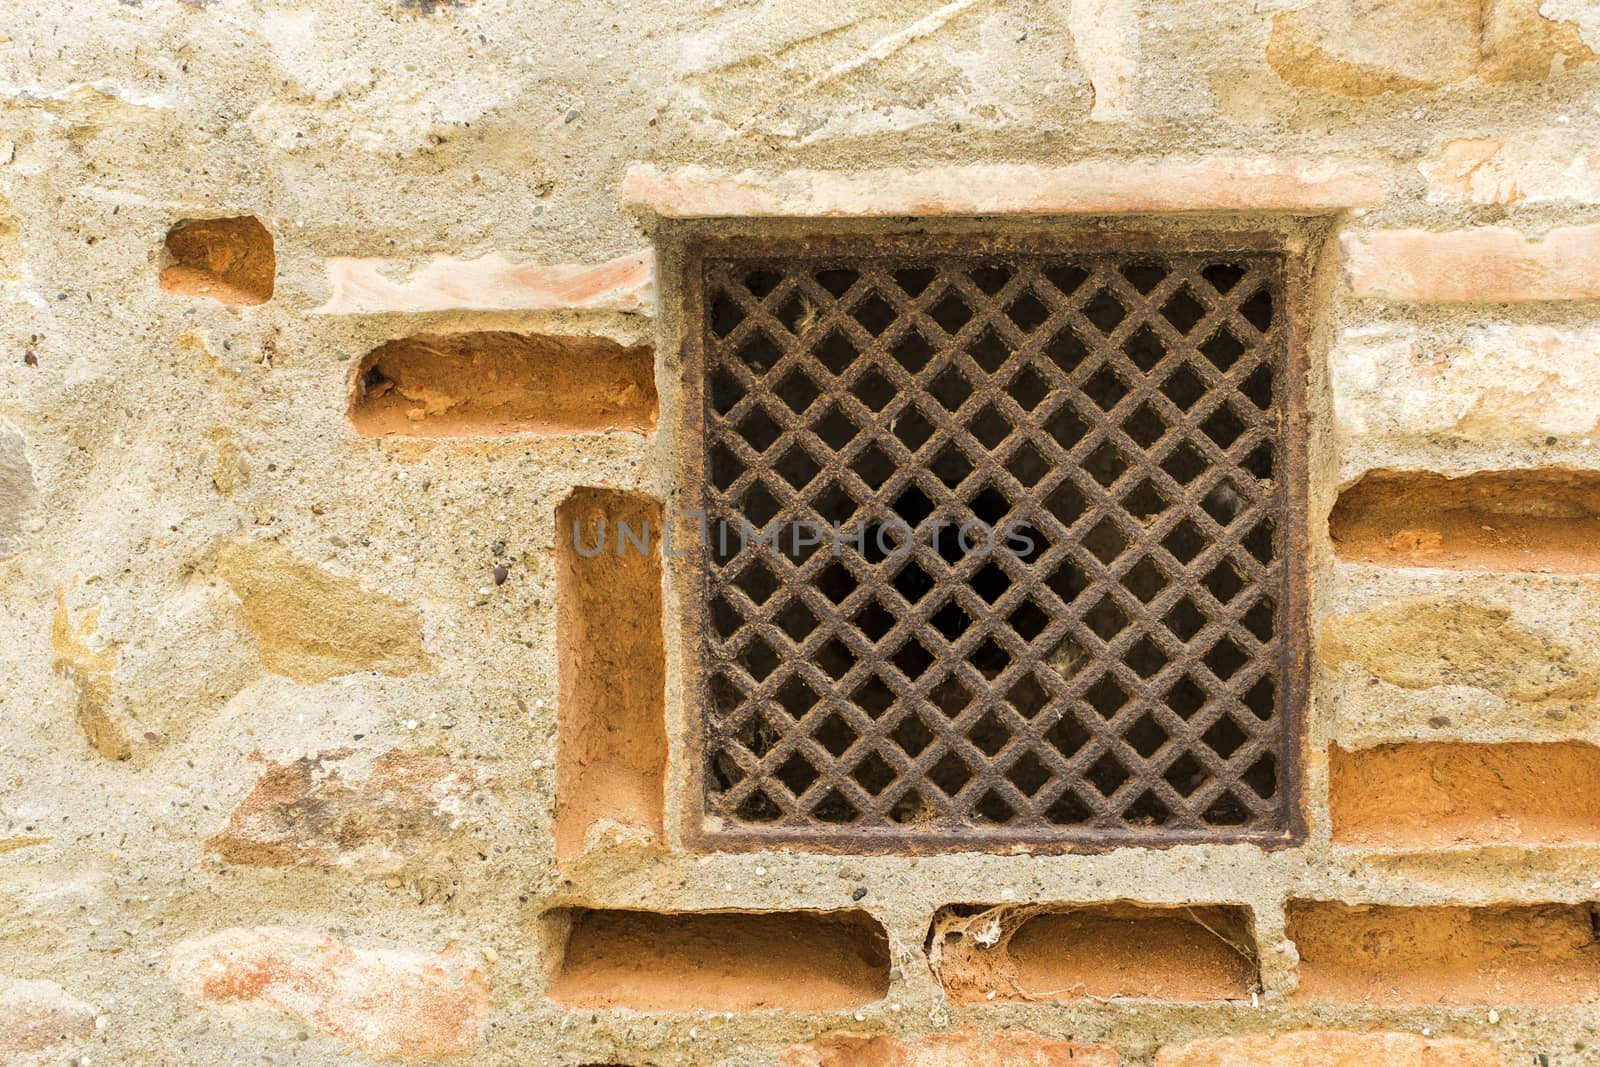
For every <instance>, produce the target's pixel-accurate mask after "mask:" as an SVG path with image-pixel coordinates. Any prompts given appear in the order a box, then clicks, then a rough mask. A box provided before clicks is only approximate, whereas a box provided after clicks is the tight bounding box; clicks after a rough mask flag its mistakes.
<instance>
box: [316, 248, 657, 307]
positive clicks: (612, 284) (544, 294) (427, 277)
mask: <svg viewBox="0 0 1600 1067" xmlns="http://www.w3.org/2000/svg"><path fill="white" fill-rule="evenodd" d="M327 268H328V284H329V286H330V287H331V288H332V290H333V291H332V293H331V294H330V295H329V297H328V302H327V303H326V304H324V305H322V307H320V308H318V309H317V311H318V312H319V313H320V314H323V315H358V314H378V313H383V312H396V311H412V312H415V311H466V310H471V311H560V310H571V311H578V310H611V311H648V310H650V309H651V308H652V307H653V306H654V301H655V267H654V260H653V257H652V256H651V254H650V252H648V251H644V252H630V253H628V254H627V255H623V256H618V257H617V258H616V259H611V260H607V261H606V262H604V263H593V264H591V263H513V262H512V261H511V260H509V259H507V258H506V257H505V256H503V255H501V254H500V253H498V252H495V253H490V254H489V255H487V256H480V257H479V258H477V259H452V258H450V257H449V256H436V257H434V259H433V260H432V261H431V262H429V263H428V264H427V265H426V266H424V267H422V268H421V269H420V270H416V271H415V272H414V273H411V274H410V276H409V277H405V276H404V275H405V274H406V272H407V269H408V268H407V267H406V266H405V264H403V263H400V262H399V261H396V260H392V259H358V258H336V259H330V260H328V263H327Z"/></svg>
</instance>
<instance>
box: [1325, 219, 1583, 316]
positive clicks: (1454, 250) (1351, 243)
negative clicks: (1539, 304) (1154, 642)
mask: <svg viewBox="0 0 1600 1067" xmlns="http://www.w3.org/2000/svg"><path fill="white" fill-rule="evenodd" d="M1341 245H1342V246H1343V249H1344V254H1345V272H1346V277H1347V278H1348V280H1349V285H1350V291H1351V292H1352V293H1353V294H1354V295H1356V296H1362V297H1382V298H1386V299H1389V300H1417V301H1438V302H1447V303H1450V302H1453V303H1500V302H1522V301H1534V300H1595V299H1600V226H1572V227H1567V228H1563V229H1555V230H1551V231H1550V232H1549V233H1548V234H1546V235H1545V236H1544V237H1543V238H1541V239H1538V240H1530V239H1529V238H1528V237H1527V236H1526V235H1524V234H1522V233H1521V232H1519V231H1517V230H1513V229H1508V228H1506V227H1502V226H1486V227H1483V228H1482V229H1476V230H1451V231H1448V232H1445V233H1430V232H1428V231H1426V230H1376V231H1372V232H1369V233H1348V234H1345V235H1344V237H1343V238H1342V239H1341Z"/></svg>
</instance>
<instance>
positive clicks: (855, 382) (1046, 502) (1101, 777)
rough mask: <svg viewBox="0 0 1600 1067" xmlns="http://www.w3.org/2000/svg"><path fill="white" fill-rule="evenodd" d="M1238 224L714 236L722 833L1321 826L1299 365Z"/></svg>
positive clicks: (696, 416)
mask: <svg viewBox="0 0 1600 1067" xmlns="http://www.w3.org/2000/svg"><path fill="white" fill-rule="evenodd" d="M1242 243H1243V244H1244V245H1245V247H1244V248H1243V249H1240V248H1239V246H1238V245H1237V244H1232V243H1229V242H1226V241H1216V242H1211V243H1209V244H1204V245H1199V246H1196V245H1194V244H1192V243H1191V244H1190V246H1189V247H1188V248H1175V247H1172V246H1167V245H1160V244H1154V243H1152V242H1150V241H1149V240H1147V239H1146V240H1143V241H1139V242H1137V243H1136V246H1133V247H1126V248H1122V249H1119V248H1118V247H1117V245H1116V242H1114V241H1110V240H1109V239H1108V240H1107V241H1106V242H1105V243H1102V244H1100V245H1098V246H1095V247H1092V248H1082V247H1078V248H1063V247H1062V246H1051V245H1049V244H1045V243H1042V242H1034V243H1015V242H1010V243H1003V242H976V241H965V242H963V241H956V240H950V241H942V242H941V241H937V240H934V239H910V238H908V239H884V238H854V239H843V238H841V239H828V240H818V241H809V242H761V243H756V242H748V243H743V244H733V243H729V242H723V243H711V244H708V245H706V246H705V247H704V249H703V250H702V252H701V253H700V254H699V255H696V256H691V267H690V271H689V296H688V307H689V308H690V312H691V319H690V324H689V326H688V330H689V334H690V338H691V341H690V344H689V345H688V352H689V357H690V358H689V360H688V367H687V370H686V374H687V375H688V376H689V395H690V396H691V397H696V396H697V395H700V396H703V408H702V407H701V405H700V404H699V403H698V402H697V403H695V404H694V405H693V410H691V411H690V412H689V413H688V415H687V418H688V420H689V429H690V430H691V432H692V434H693V436H694V437H696V438H699V439H700V440H703V442H704V452H703V454H702V456H701V457H700V458H699V461H698V463H699V464H703V469H701V467H700V466H699V465H697V464H694V463H692V464H691V467H690V471H691V480H694V479H695V478H698V479H699V480H700V481H701V483H702V487H703V493H702V499H703V505H704V507H705V510H706V519H707V527H708V529H709V530H710V533H711V543H710V545H709V548H708V550H707V551H705V552H704V553H703V554H702V556H703V585H701V586H700V588H699V590H698V591H697V593H696V595H695V597H694V603H693V604H692V605H691V608H690V614H691V616H692V621H693V622H694V623H695V626H696V631H695V632H696V633H697V634H698V640H699V642H700V648H699V662H698V666H697V672H696V674H697V679H698V681H697V686H698V690H699V692H700V694H701V696H702V697H703V701H704V704H703V718H702V720H701V732H700V738H699V745H700V754H701V759H702V760H703V766H702V768H701V775H702V784H703V788H704V803H705V807H704V815H705V818H704V822H703V826H702V828H701V829H702V836H703V837H704V839H705V840H706V841H707V842H708V843H710V844H723V845H726V844H737V843H757V844H759V843H762V842H776V841H788V842H798V843H806V842H809V843H811V844H814V845H818V846H822V847H835V848H856V849H882V848H892V847H901V848H904V847H918V846H922V847H960V846H963V845H971V846H986V847H993V846H995V845H1004V844H1008V843H1031V844H1043V845H1049V844H1051V843H1057V844H1061V845H1067V844H1072V843H1085V844H1102V845H1103V844H1138V843H1144V844H1170V843H1173V842H1176V841H1184V840H1239V839H1249V840H1260V841H1266V842H1273V841H1285V840H1290V839H1292V838H1294V836H1295V835H1296V834H1297V833H1298V820H1297V818H1296V815H1295V812H1296V803H1297V798H1296V796H1295V795H1294V794H1295V793H1296V792H1297V790H1296V788H1295V782H1296V781H1297V773H1296V772H1297V767H1298V749H1299V737H1298V721H1299V713H1298V703H1299V700H1300V699H1301V698H1300V696H1299V693H1300V681H1299V678H1298V673H1299V672H1298V670H1296V669H1294V665H1295V664H1296V663H1298V662H1299V656H1300V655H1301V652H1300V649H1301V646H1302V644H1303V640H1304V638H1303V629H1304V627H1303V623H1302V622H1301V621H1300V620H1299V618H1298V617H1297V615H1296V612H1297V611H1299V610H1300V609H1299V607H1298V605H1299V604H1300V603H1301V597H1302V595H1301V594H1300V593H1298V592H1297V591H1296V590H1295V589H1294V588H1293V586H1292V583H1291V580H1290V578H1291V570H1293V569H1294V568H1292V567H1291V566H1290V560H1289V557H1290V556H1291V555H1292V554H1293V551H1294V548H1295V546H1297V545H1298V544H1299V543H1300V542H1299V537H1300V533H1301V529H1302V524H1303V519H1302V518H1301V515H1300V512H1301V511H1302V510H1303V507H1301V506H1300V505H1299V504H1297V503H1295V501H1297V499H1298V493H1299V490H1298V488H1297V487H1295V486H1292V485H1291V484H1290V483H1291V482H1292V481H1294V480H1296V478H1297V477H1298V475H1297V474H1296V473H1295V472H1298V471H1299V470H1300V469H1301V452H1300V450H1301V449H1302V448H1303V442H1301V441H1298V440H1293V439H1291V435H1290V434H1288V433H1287V431H1286V426H1287V424H1288V421H1289V417H1290V415H1291V414H1292V413H1293V412H1295V411H1297V410H1298V405H1299V403H1300V400H1299V390H1300V389H1301V388H1302V386H1301V384H1300V382H1299V381H1298V378H1299V375H1291V374H1290V373H1289V367H1290V346H1289V341H1288V338H1289V321H1288V319H1289V316H1288V314H1287V311H1286V308H1285V301H1286V284H1287V283H1286V278H1285V261H1284V257H1283V254H1282V253H1281V252H1278V251H1275V250H1272V249H1270V248H1261V247H1257V248H1251V247H1250V244H1251V242H1248V241H1245V242H1242ZM1210 248H1220V249H1224V251H1210V250H1207V249H1210ZM691 499H693V497H692V495H691ZM797 522H805V523H812V524H816V526H815V527H799V529H800V530H801V531H802V534H801V537H800V542H801V543H798V544H797V543H796V540H795V537H794V536H793V534H794V532H795V531H796V529H797V527H796V526H795V524H796V523H797ZM936 522H943V523H945V524H947V525H946V526H945V527H944V529H943V531H942V532H941V533H939V534H938V536H937V537H935V536H933V524H934V523H936ZM973 522H978V523H983V524H986V525H987V526H988V527H990V528H993V529H996V530H997V531H1000V532H999V533H997V534H996V536H995V538H994V542H993V545H992V548H990V549H989V550H985V543H984V537H983V533H982V529H981V528H979V527H975V526H969V527H968V529H969V530H970V531H971V534H972V536H971V537H969V539H968V542H967V544H963V543H962V542H961V541H960V538H959V536H958V535H957V534H956V528H957V527H959V526H961V525H962V524H970V523H973ZM835 524H837V525H838V526H839V527H840V528H841V533H842V534H843V535H844V536H842V537H839V538H836V537H835V535H834V533H833V530H832V527H833V526H834V525H835ZM745 525H748V527H750V528H762V527H766V528H767V530H768V531H769V535H770V531H773V530H776V531H777V532H778V535H779V541H778V547H777V549H776V550H775V549H774V547H773V544H772V542H771V540H770V539H767V540H764V539H761V538H753V539H750V540H749V541H748V543H741V538H740V536H739V531H740V530H741V529H742V528H743V527H744V526H745ZM858 527H859V528H860V530H861V532H862V537H861V543H860V544H856V543H854V541H853V539H852V538H851V537H850V536H849V535H850V534H851V533H852V532H853V531H855V530H856V529H857V528H858ZM908 527H909V528H912V529H914V530H915V534H914V536H913V537H911V538H910V539H909V543H907V540H908V539H907V538H906V536H905V535H906V532H907V528H908ZM1017 529H1020V530H1022V531H1023V532H1024V533H1025V534H1026V535H1027V537H1028V538H1030V539H1031V540H1032V542H1033V544H1032V545H1031V547H1030V546H1025V545H1023V543H1022V542H1021V541H1020V540H1018V539H1008V537H1007V536H1006V535H1007V533H1008V532H1010V531H1014V530H1017ZM722 530H726V531H727V533H726V535H722V534H721V533H720V531H722ZM814 530H816V531H820V532H821V538H820V543H819V544H806V543H803V542H806V541H809V540H810V539H811V538H810V534H812V533H813V531H814ZM880 532H882V533H884V535H885V537H884V539H883V542H882V543H881V544H880V541H879V537H878V535H879V533H880ZM969 548H970V549H971V550H968V549H969Z"/></svg>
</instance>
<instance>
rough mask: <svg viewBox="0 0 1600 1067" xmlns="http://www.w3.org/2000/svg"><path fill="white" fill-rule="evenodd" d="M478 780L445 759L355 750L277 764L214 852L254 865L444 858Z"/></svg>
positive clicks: (384, 866)
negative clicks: (364, 759)
mask: <svg viewBox="0 0 1600 1067" xmlns="http://www.w3.org/2000/svg"><path fill="white" fill-rule="evenodd" d="M476 786H477V776H476V774H474V772H473V770H472V768H471V767H466V766H462V765H459V764H457V763H456V762H455V761H453V760H450V759H448V758H446V757H444V756H430V755H426V754H422V753H412V752H400V751H391V752H386V753H384V754H383V755H381V756H379V757H378V758H377V759H376V760H374V761H372V763H371V765H370V766H365V767H364V766H362V765H361V760H360V759H359V758H358V757H357V755H356V754H355V753H354V752H352V750H350V749H336V750H333V751H329V752H322V753H318V754H317V755H315V756H306V757H302V758H301V759H297V760H293V761H291V762H287V763H271V762H269V763H268V764H267V769H266V770H265V771H263V772H262V774H261V777H260V779H259V780H258V781H257V782H256V784H255V788H253V789H252V790H251V791H250V793H249V794H248V795H247V796H246V797H245V798H244V799H243V800H241V801H240V802H239V806H238V807H236V808H235V809H234V810H233V814H232V815H231V816H229V818H228V823H227V825H226V826H224V827H223V828H222V829H221V830H220V831H218V833H217V834H216V835H215V836H213V837H212V838H211V839H210V840H209V841H207V842H206V851H207V852H212V853H215V854H217V855H220V856H222V857H223V858H224V859H226V860H227V861H228V862H230V863H237V864H242V865H245V866H250V867H285V866H290V865H299V866H310V867H348V866H359V867H360V868H361V869H362V870H363V871H367V872H369V873H386V872H389V871H393V870H398V869H401V868H403V867H406V866H407V865H409V864H412V863H414V862H418V861H423V860H427V859H429V858H432V857H436V855H437V853H438V852H439V851H440V849H441V847H442V846H444V845H445V844H446V843H447V842H448V841H449V839H450V837H451V834H452V832H453V831H454V830H455V829H457V827H458V826H459V824H460V821H461V818H462V813H463V811H464V809H465V805H466V802H467V799H468V798H469V797H470V796H471V795H472V793H473V790H474V789H475V788H476Z"/></svg>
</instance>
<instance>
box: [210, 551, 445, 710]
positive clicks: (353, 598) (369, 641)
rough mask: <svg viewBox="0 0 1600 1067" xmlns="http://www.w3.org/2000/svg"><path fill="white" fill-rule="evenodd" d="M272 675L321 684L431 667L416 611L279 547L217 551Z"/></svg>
mask: <svg viewBox="0 0 1600 1067" xmlns="http://www.w3.org/2000/svg"><path fill="white" fill-rule="evenodd" d="M217 572H218V574H220V575H221V576H222V578H223V580H224V581H226V582H227V583H228V585H229V586H231V587H232V589H233V591H234V593H235V595H237V596H238V598H239V601H240V606H241V608H242V610H243V612H244V619H245V622H246V623H247V624H248V625H249V627H250V629H251V631H252V632H254V633H255V635H256V638H257V639H258V640H259V641H260V644H261V661H262V663H263V664H264V665H265V666H266V668H267V669H268V670H269V671H272V672H273V673H274V674H283V675H287V676H288V677H290V678H293V679H295V680H296V681H300V682H324V681H327V680H328V679H329V678H333V677H336V676H338V675H341V674H349V673H351V672H353V671H363V670H374V671H381V672H383V673H384V674H395V675H406V674H414V673H416V672H418V671H422V670H427V669H428V668H429V667H430V666H431V664H430V662H429V660H428V657H427V655H426V653H424V652H423V650H422V618H421V616H420V615H419V614H418V612H417V609H416V608H414V607H412V606H411V605H409V604H405V603H403V602H401V601H399V600H396V599H394V598H393V597H390V596H385V595H383V594H382V593H378V592H374V591H372V590H369V589H367V588H364V587H363V586H362V584H361V583H360V582H358V581H356V580H355V579H353V578H344V577H340V576H338V575H335V574H333V573H331V572H329V571H326V570H323V569H322V568H321V567H318V566H317V565H316V564H314V563H311V562H310V561H308V560H304V559H301V558H300V557H298V556H296V555H295V554H294V553H292V552H290V551H289V550H288V549H286V548H283V547H282V546H280V545H275V544H272V543H271V542H265V541H254V542H251V541H235V542H232V543H230V544H228V545H225V546H223V548H222V550H221V551H220V552H219V553H218V554H217Z"/></svg>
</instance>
